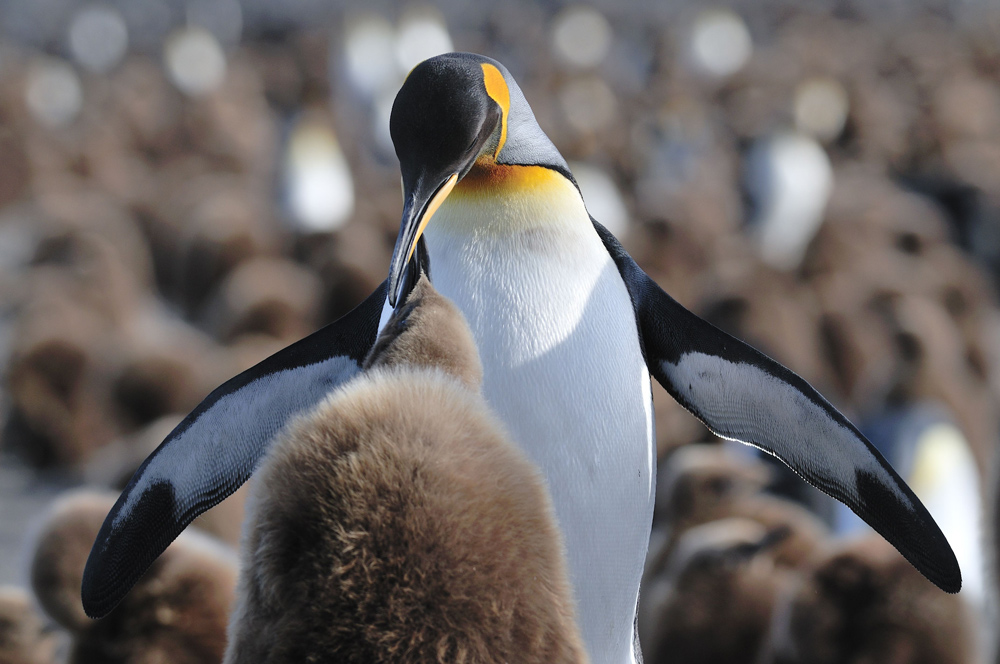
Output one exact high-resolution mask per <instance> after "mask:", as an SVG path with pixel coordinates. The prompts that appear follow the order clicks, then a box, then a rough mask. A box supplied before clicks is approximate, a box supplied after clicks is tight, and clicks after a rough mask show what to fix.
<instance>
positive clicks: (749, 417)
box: [594, 221, 962, 593]
mask: <svg viewBox="0 0 1000 664" xmlns="http://www.w3.org/2000/svg"><path fill="white" fill-rule="evenodd" d="M594 227H595V228H596V229H597V232H598V234H599V235H600V236H601V239H602V240H603V242H604V246H605V247H606V248H607V249H608V252H609V253H610V254H611V257H612V258H613V259H614V261H615V263H616V265H617V266H618V270H619V272H620V273H621V275H622V278H623V279H624V281H625V285H626V287H627V288H628V291H629V295H630V296H631V298H632V305H633V307H634V308H635V313H636V321H637V325H638V327H639V336H640V338H641V340H642V344H643V352H644V353H645V357H646V364H647V366H648V368H649V371H650V373H651V374H652V375H653V376H655V377H656V379H657V380H658V381H659V382H660V384H661V385H662V386H663V387H664V388H665V389H666V390H667V392H669V393H670V395H671V396H672V397H674V399H676V400H677V402H678V403H680V404H681V405H682V406H684V407H685V408H686V409H687V410H689V411H691V413H692V414H694V416H695V417H697V418H698V419H699V420H701V421H702V422H703V423H704V424H705V426H707V427H708V428H709V429H710V430H711V431H712V432H713V433H715V434H716V435H718V436H721V437H722V438H726V439H729V440H737V441H740V442H743V443H748V444H750V445H753V446H755V447H758V448H760V449H762V450H764V451H765V452H768V453H770V454H773V455H774V456H776V457H777V458H779V459H781V461H783V462H784V463H785V464H786V465H787V466H788V467H789V468H791V469H792V470H794V471H795V472H796V473H797V474H798V475H799V476H800V477H802V478H803V479H805V480H806V481H807V482H809V483H810V484H812V485H813V486H815V487H817V488H818V489H820V490H821V491H823V492H824V493H826V494H828V495H830V496H832V497H834V498H836V499H837V500H839V501H841V502H842V503H844V504H845V505H847V506H848V507H849V508H851V509H852V510H853V511H854V512H855V513H856V514H857V515H858V516H860V517H861V518H862V519H864V521H865V522H866V523H868V525H870V526H871V527H872V528H874V529H875V530H876V531H877V532H878V533H879V534H881V535H882V536H883V537H884V538H885V539H886V540H888V541H889V543H890V544H892V545H893V546H895V547H896V548H897V549H898V550H899V552H900V553H902V554H903V556H904V557H905V558H906V559H907V560H909V561H910V563H912V564H913V566H914V567H916V568H917V569H918V570H919V571H920V572H921V573H922V574H923V575H924V576H926V577H927V578H928V579H929V580H930V581H932V582H933V583H934V584H936V585H937V586H938V587H940V588H941V589H942V590H945V591H947V592H950V593H955V592H958V591H959V589H960V588H961V586H962V575H961V571H960V570H959V567H958V561H957V560H956V558H955V554H954V552H953V551H952V550H951V546H950V545H949V544H948V541H947V540H946V539H945V537H944V534H943V533H942V532H941V529H940V528H939V527H938V525H937V524H936V523H935V522H934V519H933V518H932V517H931V515H930V513H929V512H928V511H927V509H926V508H925V507H924V506H923V504H922V503H921V502H920V500H919V499H918V498H917V497H916V496H915V495H914V493H913V491H912V490H911V489H910V487H908V486H907V485H906V483H905V482H904V481H903V480H902V479H901V478H900V477H899V475H898V474H897V473H896V471H895V470H893V468H892V466H890V465H889V463H888V462H887V461H886V460H885V458H884V457H883V456H882V455H881V453H879V451H878V450H877V449H875V447H874V446H873V445H872V444H871V443H870V442H869V441H868V440H867V439H866V438H865V437H864V435H863V434H862V433H861V432H860V431H858V429H857V427H855V426H854V425H853V424H851V422H850V421H848V419H847V418H846V417H844V416H843V415H842V414H841V413H840V412H839V411H838V410H837V409H836V408H834V407H833V405H831V404H830V402H828V401H827V400H826V399H825V398H823V396H822V395H820V393H819V392H817V391H816V390H815V389H814V388H813V387H812V386H811V385H809V383H807V382H806V381H805V380H803V379H802V378H801V377H800V376H798V375H796V374H795V373H793V372H792V371H790V370H789V369H787V368H785V367H784V366H782V365H781V364H779V363H777V362H775V361H774V360H772V359H771V358H769V357H767V356H766V355H764V354H763V353H761V352H759V351H757V350H755V349H754V348H752V347H751V346H749V345H747V344H746V343H744V342H742V341H740V340H738V339H736V338H735V337H732V336H730V335H728V334H726V333H725V332H723V331H722V330H720V329H718V328H716V327H715V326H714V325H712V324H710V323H708V322H707V321H704V320H702V319H701V318H699V317H698V316H696V315H694V314H693V313H691V312H690V311H688V310H687V309H685V308H684V307H683V306H681V305H680V304H679V303H678V302H677V301H676V300H674V299H673V298H672V297H670V296H669V295H667V294H666V293H665V292H664V291H663V290H662V289H661V288H660V287H659V286H657V285H656V283H655V282H653V280H652V279H650V278H649V276H648V275H647V274H646V273H645V272H643V271H642V269H641V268H640V267H639V266H638V265H637V264H636V263H635V261H634V260H633V259H632V257H631V256H629V255H628V252H626V251H625V249H624V248H623V247H622V246H621V244H620V243H619V242H618V240H617V239H616V238H615V237H614V235H612V234H611V233H610V232H609V231H608V230H607V229H605V228H604V227H603V226H601V225H600V224H598V223H597V222H596V221H595V222H594Z"/></svg>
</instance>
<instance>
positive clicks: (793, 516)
mask: <svg viewBox="0 0 1000 664" xmlns="http://www.w3.org/2000/svg"><path fill="white" fill-rule="evenodd" d="M770 480H771V474H770V469H769V468H768V467H767V466H765V465H764V464H763V463H761V462H759V461H756V460H753V459H751V458H745V457H742V456H739V455H737V454H734V453H732V452H731V451H729V450H727V449H725V448H724V447H721V446H718V445H688V446H685V447H683V448H681V449H679V450H677V451H676V452H674V454H673V455H671V456H670V458H669V459H668V460H667V462H666V464H665V468H664V471H663V472H662V473H661V482H660V485H659V487H658V489H657V517H660V518H662V520H663V521H664V522H666V529H667V536H666V538H665V540H664V542H663V545H662V547H661V549H660V550H652V549H651V553H650V560H649V563H648V564H647V572H646V574H647V576H654V575H656V574H658V573H660V572H661V571H662V569H663V566H664V564H665V563H666V561H667V559H668V558H669V556H670V555H671V553H672V551H673V550H674V547H676V546H677V543H678V542H679V541H680V538H681V537H682V536H683V534H684V533H685V532H686V531H687V530H688V529H690V528H692V527H694V526H697V525H700V524H703V523H708V522H710V521H714V520H716V519H724V518H730V517H739V518H746V519H752V520H754V521H757V522H758V523H760V524H762V525H764V526H765V527H766V528H769V529H776V528H784V529H786V530H787V531H788V535H787V537H785V538H784V539H783V540H782V541H781V542H780V543H778V544H777V545H776V546H775V548H774V550H773V552H772V554H773V556H774V558H775V561H776V562H777V563H778V564H779V565H781V566H784V567H792V568H795V567H799V566H800V565H802V564H804V563H805V562H806V561H808V560H809V559H810V558H811V557H812V556H813V555H814V553H815V552H816V551H818V550H821V549H822V548H823V547H824V546H825V545H826V541H827V539H828V537H829V532H828V530H827V528H826V526H825V525H824V524H823V523H822V522H821V521H820V520H819V518H817V517H816V516H815V515H813V514H812V513H811V512H809V510H807V509H805V508H804V507H802V506H801V505H799V504H797V503H794V502H792V501H790V500H786V499H784V498H780V497H778V496H773V495H769V494H766V493H763V489H764V487H765V486H766V485H767V484H768V482H769V481H770Z"/></svg>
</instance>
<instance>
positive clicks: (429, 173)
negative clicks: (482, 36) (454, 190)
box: [389, 53, 510, 190]
mask: <svg viewBox="0 0 1000 664" xmlns="http://www.w3.org/2000/svg"><path fill="white" fill-rule="evenodd" d="M509 106H510V91H509V89H508V87H507V83H506V80H505V77H504V75H503V73H502V72H501V71H500V69H498V67H497V64H496V63H494V62H493V61H492V60H490V59H489V58H485V57H483V56H479V55H473V54H471V53H448V54H445V55H440V56H437V57H434V58H431V59H429V60H425V61H423V62H421V63H420V64H419V65H417V66H416V67H415V68H414V69H413V71H411V72H410V74H409V76H407V77H406V81H405V82H404V83H403V87H402V88H400V90H399V93H398V94H397V95H396V100H395V101H394V102H393V105H392V115H391V116H390V118H389V133H390V134H391V135H392V143H393V145H394V146H395V148H396V156H397V157H399V164H400V170H401V171H402V174H403V187H404V189H406V190H414V189H415V188H416V187H418V186H420V185H421V184H423V183H422V182H421V180H427V179H430V180H434V181H435V185H438V184H440V183H441V182H443V181H445V180H447V179H448V177H450V176H451V175H452V174H455V173H457V174H458V175H459V178H458V179H461V178H462V177H463V176H464V175H465V174H466V173H467V172H468V171H469V169H470V168H471V167H472V165H473V163H475V161H476V159H477V158H478V157H479V156H480V155H481V154H483V153H486V152H489V148H490V147H492V148H494V149H495V147H496V145H497V143H498V141H499V138H500V132H501V129H502V124H503V121H504V120H505V119H506V118H505V117H504V116H505V114H506V113H507V111H508V110H509ZM490 144H492V145H490ZM435 188H436V187H435Z"/></svg>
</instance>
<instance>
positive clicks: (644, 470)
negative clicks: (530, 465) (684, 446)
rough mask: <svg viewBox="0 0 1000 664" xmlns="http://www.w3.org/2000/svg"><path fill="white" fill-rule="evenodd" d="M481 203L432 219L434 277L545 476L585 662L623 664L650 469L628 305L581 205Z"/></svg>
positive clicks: (494, 397)
mask: <svg viewBox="0 0 1000 664" xmlns="http://www.w3.org/2000/svg"><path fill="white" fill-rule="evenodd" d="M574 191H575V190H574ZM477 203H478V202H477V201H472V202H470V201H468V200H462V199H459V200H458V201H456V202H455V203H454V204H452V201H451V199H449V200H448V201H446V203H445V205H443V206H442V207H441V209H440V210H439V211H438V213H437V215H435V217H434V220H433V222H432V224H431V225H430V226H429V227H428V229H427V234H426V238H427V248H428V251H429V254H430V263H431V275H432V280H433V282H434V285H435V287H436V288H437V289H438V290H439V291H440V292H441V293H443V294H444V295H446V296H447V297H449V298H451V299H452V300H453V301H454V302H455V303H456V304H457V305H458V307H459V308H460V309H461V310H462V312H463V313H464V315H465V316H466V318H467V320H468V322H469V325H470V327H471V329H472V333H473V336H474V337H475V339H476V342H477V345H478V347H479V352H480V356H481V358H482V362H483V370H484V379H483V392H484V395H485V396H486V398H487V401H488V402H489V403H490V405H491V406H492V407H493V408H494V410H495V411H496V412H497V414H498V415H499V416H500V418H501V419H502V420H503V421H504V423H505V424H506V426H507V428H508V429H509V430H510V432H511V434H512V435H513V437H514V439H515V440H516V441H517V442H518V443H519V444H520V445H521V446H522V447H523V448H524V449H525V451H526V452H527V453H528V454H529V456H531V458H532V459H533V460H534V461H535V462H536V463H537V464H538V465H539V467H540V468H541V469H542V471H543V473H544V475H545V477H546V480H547V482H548V484H549V489H550V491H551V493H552V498H553V502H554V504H555V507H556V512H557V516H558V519H559V522H560V526H561V528H562V530H563V534H564V537H565V541H566V548H567V554H568V558H569V562H570V570H571V575H572V577H573V583H574V588H575V591H576V598H577V609H578V613H579V619H580V624H581V628H582V630H583V634H584V638H585V640H586V641H587V644H588V649H589V651H590V655H591V659H592V661H594V662H624V661H628V655H629V653H630V651H631V643H632V621H633V617H634V609H635V602H636V594H637V592H638V587H639V579H640V577H641V573H642V566H643V561H644V558H645V553H646V547H647V544H648V539H649V527H650V520H651V517H652V507H653V493H654V492H653V488H654V487H653V477H654V474H655V473H654V470H655V469H654V458H655V457H654V443H653V422H652V409H651V394H650V388H649V374H648V372H647V370H646V366H645V363H644V361H643V358H642V354H641V351H640V346H639V339H638V335H637V331H636V322H635V316H634V313H633V310H632V305H631V301H630V299H629V296H628V292H627V290H626V288H625V284H624V283H623V281H622V279H621V276H620V275H619V273H618V270H617V268H616V267H615V265H614V263H613V261H612V260H611V257H610V256H609V254H608V253H607V251H606V250H605V248H604V246H603V244H602V243H601V241H600V238H599V237H598V236H597V234H596V232H595V231H594V229H593V227H592V225H591V224H590V221H589V218H588V217H586V211H585V210H584V209H583V205H582V202H580V203H579V207H578V208H573V207H567V206H551V205H540V206H531V205H529V204H526V203H524V202H523V201H522V202H521V204H520V205H513V206H512V205H506V206H488V205H482V204H477ZM503 215H507V218H506V219H504V218H497V217H502V216H503ZM511 215H516V216H515V223H512V222H511V220H510V216H511ZM532 215H533V216H532Z"/></svg>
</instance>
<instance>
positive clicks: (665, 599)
mask: <svg viewBox="0 0 1000 664" xmlns="http://www.w3.org/2000/svg"><path fill="white" fill-rule="evenodd" d="M787 535H788V531H787V530H786V529H783V528H782V529H768V528H766V527H765V526H763V525H761V524H759V523H756V522H754V521H751V520H748V519H740V518H732V519H721V520H719V521H713V522H712V523H707V524H703V525H700V526H695V527H694V528H691V529H690V530H688V531H687V532H685V533H684V535H683V536H682V537H681V538H680V542H679V543H678V546H677V547H676V549H675V550H674V553H673V555H671V557H670V560H669V562H668V565H667V574H666V576H665V579H664V581H665V583H663V584H662V585H659V586H657V587H653V588H650V589H649V598H648V600H647V605H648V606H649V607H650V611H651V612H652V613H653V614H654V617H653V618H652V619H651V620H650V621H649V625H650V629H649V630H648V632H647V633H643V634H641V635H640V637H641V641H642V643H643V645H644V646H645V653H646V659H647V662H648V664H661V663H666V662H672V663H675V664H739V663H741V662H746V663H747V664H753V663H754V662H755V661H756V657H757V653H758V652H759V650H760V647H761V644H762V643H764V640H765V637H766V635H767V629H768V626H769V624H770V617H771V610H772V608H773V606H774V604H775V602H776V601H777V597H778V595H779V593H780V592H781V591H782V589H783V588H785V587H787V586H788V585H789V584H790V582H791V580H792V579H793V578H794V575H793V574H792V573H790V572H787V571H782V570H780V569H776V568H775V564H774V559H773V557H772V555H771V549H772V547H773V546H774V545H775V544H777V543H779V542H781V541H782V540H783V539H784V538H785V537H786V536H787Z"/></svg>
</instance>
